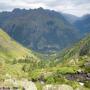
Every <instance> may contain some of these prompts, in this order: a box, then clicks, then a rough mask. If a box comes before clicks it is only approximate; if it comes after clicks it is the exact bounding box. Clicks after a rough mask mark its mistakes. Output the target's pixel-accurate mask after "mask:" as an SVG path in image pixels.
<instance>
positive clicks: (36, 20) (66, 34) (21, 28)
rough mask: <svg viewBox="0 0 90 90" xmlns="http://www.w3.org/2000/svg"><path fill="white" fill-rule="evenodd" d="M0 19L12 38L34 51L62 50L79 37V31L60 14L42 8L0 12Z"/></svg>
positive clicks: (0, 24)
mask: <svg viewBox="0 0 90 90" xmlns="http://www.w3.org/2000/svg"><path fill="white" fill-rule="evenodd" d="M0 21H1V22H0V26H1V27H2V28H4V30H5V31H6V32H7V33H8V34H9V35H10V36H11V37H12V38H14V39H15V40H16V41H18V42H20V43H21V44H23V45H24V46H26V47H28V48H32V49H33V50H35V51H42V52H50V51H54V50H62V49H63V48H65V47H68V46H70V45H71V44H72V43H74V42H76V41H77V40H78V39H79V32H78V31H77V30H76V29H75V28H74V26H72V25H71V24H70V23H69V22H68V21H67V20H66V19H65V18H64V16H63V15H62V14H60V13H58V12H55V11H50V10H45V9H43V8H38V9H30V10H25V9H22V10H21V9H14V10H13V11H12V12H2V13H0Z"/></svg>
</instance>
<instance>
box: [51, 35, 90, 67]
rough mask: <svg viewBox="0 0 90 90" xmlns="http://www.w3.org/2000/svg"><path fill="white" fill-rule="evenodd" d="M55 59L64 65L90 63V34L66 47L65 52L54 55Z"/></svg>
mask: <svg viewBox="0 0 90 90" xmlns="http://www.w3.org/2000/svg"><path fill="white" fill-rule="evenodd" d="M51 58H53V60H54V59H55V60H57V62H61V60H63V61H62V62H63V65H70V66H71V65H76V66H81V65H84V64H85V63H90V35H88V36H87V37H86V38H84V39H83V40H81V41H80V42H79V43H77V44H75V45H74V46H73V47H72V48H69V49H65V50H63V52H60V53H57V54H55V55H52V57H51Z"/></svg>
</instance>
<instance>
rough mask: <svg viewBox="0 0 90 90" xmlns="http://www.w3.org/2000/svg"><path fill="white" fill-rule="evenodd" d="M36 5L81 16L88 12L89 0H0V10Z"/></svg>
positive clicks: (34, 6)
mask: <svg viewBox="0 0 90 90" xmlns="http://www.w3.org/2000/svg"><path fill="white" fill-rule="evenodd" d="M38 7H43V8H47V9H52V10H56V11H60V12H64V13H70V14H74V15H77V16H82V15H84V14H87V13H90V0H0V11H11V10H13V9H14V8H26V9H29V8H38Z"/></svg>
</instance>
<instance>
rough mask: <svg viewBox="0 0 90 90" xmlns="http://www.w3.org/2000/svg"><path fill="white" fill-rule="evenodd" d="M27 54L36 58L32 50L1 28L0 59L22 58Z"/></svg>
mask: <svg viewBox="0 0 90 90" xmlns="http://www.w3.org/2000/svg"><path fill="white" fill-rule="evenodd" d="M26 56H31V57H33V59H36V57H35V56H34V55H33V53H32V52H31V51H30V50H28V49H26V48H24V47H23V46H21V45H20V44H18V43H16V42H15V41H14V40H13V39H12V38H10V37H9V35H8V34H7V33H5V32H4V31H3V30H2V29H0V60H2V59H7V60H9V59H20V58H25V57H26Z"/></svg>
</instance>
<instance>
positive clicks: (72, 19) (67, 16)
mask: <svg viewBox="0 0 90 90" xmlns="http://www.w3.org/2000/svg"><path fill="white" fill-rule="evenodd" d="M62 15H63V16H64V17H65V19H66V20H67V21H68V22H70V23H71V24H72V23H74V22H75V21H76V20H78V19H79V17H77V16H75V15H72V14H66V13H63V14H62Z"/></svg>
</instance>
